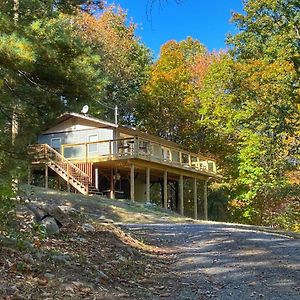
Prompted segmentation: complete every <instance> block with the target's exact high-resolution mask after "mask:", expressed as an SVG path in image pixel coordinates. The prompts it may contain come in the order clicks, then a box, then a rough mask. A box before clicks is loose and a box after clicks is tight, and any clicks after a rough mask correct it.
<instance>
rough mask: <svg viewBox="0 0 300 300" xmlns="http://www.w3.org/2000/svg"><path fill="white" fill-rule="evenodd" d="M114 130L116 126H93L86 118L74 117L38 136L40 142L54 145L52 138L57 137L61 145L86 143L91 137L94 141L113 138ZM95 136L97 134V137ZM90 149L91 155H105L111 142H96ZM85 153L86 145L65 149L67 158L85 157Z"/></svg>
mask: <svg viewBox="0 0 300 300" xmlns="http://www.w3.org/2000/svg"><path fill="white" fill-rule="evenodd" d="M114 131H115V129H114V128H97V127H95V126H91V124H90V123H89V122H88V121H86V120H80V119H77V118H73V119H70V120H66V121H64V122H62V123H60V124H58V125H56V126H54V127H52V128H51V130H47V131H45V132H44V133H43V134H41V135H40V136H39V137H38V143H39V144H48V145H50V146H52V145H51V140H52V139H57V138H59V139H60V140H61V145H63V144H79V143H86V142H89V141H90V140H91V139H92V140H93V141H94V140H99V141H103V140H111V139H114V138H115V133H114ZM91 136H93V138H90V137H91ZM94 136H97V138H95V137H94ZM56 141H57V140H56ZM59 150H60V149H59ZM89 150H90V151H89V156H90V157H93V156H98V155H105V154H107V153H108V152H109V144H108V143H104V144H95V145H94V146H90V147H89ZM84 155H85V147H84V146H76V147H72V148H66V149H65V157H67V158H75V157H76V158H81V157H84Z"/></svg>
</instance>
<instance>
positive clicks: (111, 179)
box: [110, 169, 115, 199]
mask: <svg viewBox="0 0 300 300" xmlns="http://www.w3.org/2000/svg"><path fill="white" fill-rule="evenodd" d="M110 199H115V182H114V169H110Z"/></svg>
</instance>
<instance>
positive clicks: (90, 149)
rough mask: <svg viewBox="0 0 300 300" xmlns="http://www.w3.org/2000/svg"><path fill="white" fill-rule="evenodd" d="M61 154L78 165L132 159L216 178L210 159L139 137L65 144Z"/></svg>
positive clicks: (214, 168) (213, 162)
mask: <svg viewBox="0 0 300 300" xmlns="http://www.w3.org/2000/svg"><path fill="white" fill-rule="evenodd" d="M61 154H62V156H63V157H65V158H66V159H68V160H69V161H72V162H73V163H76V164H77V163H80V162H92V163H101V162H102V163H104V162H106V163H109V162H111V163H113V161H117V160H118V161H120V160H129V159H130V160H133V159H134V160H141V161H144V162H145V163H146V162H153V163H156V164H161V165H165V166H167V167H173V168H177V169H182V170H185V171H190V172H193V173H194V172H196V173H199V174H205V175H208V176H214V175H216V164H215V161H213V160H211V159H207V158H205V157H203V156H201V155H197V154H193V153H190V152H187V151H184V150H182V149H179V148H174V147H166V146H164V145H162V144H159V143H155V142H152V141H149V140H146V139H141V138H138V137H132V138H126V139H114V140H106V141H96V142H88V143H78V144H64V145H62V147H61Z"/></svg>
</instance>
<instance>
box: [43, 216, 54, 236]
mask: <svg viewBox="0 0 300 300" xmlns="http://www.w3.org/2000/svg"><path fill="white" fill-rule="evenodd" d="M40 223H41V224H42V225H44V226H45V228H46V232H47V234H48V235H49V236H51V235H54V234H57V233H59V226H58V224H57V223H56V220H55V219H54V218H53V217H46V218H44V219H43V220H41V222H40Z"/></svg>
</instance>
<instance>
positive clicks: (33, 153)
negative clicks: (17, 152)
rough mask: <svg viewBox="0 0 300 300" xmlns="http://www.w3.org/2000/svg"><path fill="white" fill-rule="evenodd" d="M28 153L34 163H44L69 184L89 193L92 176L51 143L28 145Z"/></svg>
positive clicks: (84, 192) (81, 191)
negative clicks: (51, 145) (65, 156)
mask: <svg viewBox="0 0 300 300" xmlns="http://www.w3.org/2000/svg"><path fill="white" fill-rule="evenodd" d="M28 154H29V157H30V159H31V162H32V163H33V164H42V163H43V164H45V165H47V166H48V167H49V168H50V169H51V170H53V171H54V172H55V173H56V174H57V175H59V176H60V177H61V178H63V179H64V180H65V181H66V182H67V184H68V185H71V186H72V187H74V188H75V189H76V190H77V191H79V192H80V193H82V194H84V195H88V194H89V191H90V188H89V187H90V185H89V183H90V177H89V176H88V175H87V174H86V173H84V172H83V171H82V170H80V169H79V168H78V167H77V166H75V165H74V164H73V163H71V162H70V161H68V160H67V159H65V158H64V157H63V156H62V155H61V154H60V153H59V152H57V151H56V150H54V149H53V148H51V147H50V146H49V145H47V144H38V145H30V146H28ZM92 191H94V190H91V192H92ZM98 192H99V191H98ZM93 194H94V193H93Z"/></svg>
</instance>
